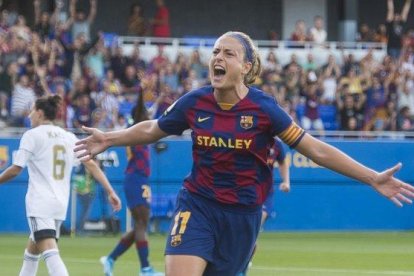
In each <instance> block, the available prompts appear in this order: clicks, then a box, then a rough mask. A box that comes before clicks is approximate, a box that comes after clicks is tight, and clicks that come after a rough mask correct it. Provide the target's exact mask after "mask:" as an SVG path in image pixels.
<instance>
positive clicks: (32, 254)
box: [19, 239, 41, 276]
mask: <svg viewBox="0 0 414 276" xmlns="http://www.w3.org/2000/svg"><path fill="white" fill-rule="evenodd" d="M40 256H41V255H40V252H39V250H38V249H37V247H36V244H35V243H34V242H33V241H32V240H31V239H29V240H28V242H27V246H26V249H25V250H24V259H23V264H22V267H21V269H20V273H19V276H33V275H36V272H37V268H38V266H39V259H40Z"/></svg>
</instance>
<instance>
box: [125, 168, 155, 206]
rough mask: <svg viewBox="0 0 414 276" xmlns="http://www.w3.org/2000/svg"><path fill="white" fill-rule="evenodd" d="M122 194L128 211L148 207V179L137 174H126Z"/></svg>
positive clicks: (149, 193)
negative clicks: (143, 206) (138, 207)
mask: <svg viewBox="0 0 414 276" xmlns="http://www.w3.org/2000/svg"><path fill="white" fill-rule="evenodd" d="M124 192H125V197H126V201H127V205H128V208H129V209H133V208H135V207H137V206H140V205H145V206H147V207H148V208H149V207H150V203H151V187H150V186H149V185H148V177H146V176H143V175H141V174H138V173H132V174H126V175H125V181H124Z"/></svg>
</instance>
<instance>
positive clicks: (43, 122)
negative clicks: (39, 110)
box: [39, 120, 53, 126]
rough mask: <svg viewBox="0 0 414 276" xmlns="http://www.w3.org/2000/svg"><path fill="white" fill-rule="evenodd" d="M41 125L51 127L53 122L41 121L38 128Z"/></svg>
mask: <svg viewBox="0 0 414 276" xmlns="http://www.w3.org/2000/svg"><path fill="white" fill-rule="evenodd" d="M42 125H53V122H52V121H50V120H43V121H41V122H40V123H39V126H42Z"/></svg>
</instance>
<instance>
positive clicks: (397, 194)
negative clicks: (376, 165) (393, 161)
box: [371, 163, 414, 207]
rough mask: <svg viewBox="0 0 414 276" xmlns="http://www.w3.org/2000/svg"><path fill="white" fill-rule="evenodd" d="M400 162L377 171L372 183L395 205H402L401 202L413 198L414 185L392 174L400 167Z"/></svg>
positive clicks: (408, 201) (406, 201)
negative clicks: (379, 171)
mask: <svg viewBox="0 0 414 276" xmlns="http://www.w3.org/2000/svg"><path fill="white" fill-rule="evenodd" d="M401 166H402V165H401V163H398V164H397V165H395V166H394V167H392V168H390V169H388V170H385V171H383V172H381V173H379V174H378V175H377V177H376V179H375V180H374V183H372V184H371V185H372V187H373V188H374V189H375V190H376V191H377V192H379V193H380V194H382V195H383V196H385V197H387V198H389V199H390V200H391V201H392V202H393V203H394V204H395V205H397V206H398V207H402V206H403V203H408V204H411V203H412V200H411V199H412V198H414V187H413V186H411V185H409V184H407V183H404V182H402V181H401V180H399V179H397V178H395V177H394V174H395V173H396V172H397V171H398V170H399V169H400V168H401Z"/></svg>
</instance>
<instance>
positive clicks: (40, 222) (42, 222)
mask: <svg viewBox="0 0 414 276" xmlns="http://www.w3.org/2000/svg"><path fill="white" fill-rule="evenodd" d="M27 222H28V223H29V227H30V239H31V240H32V241H34V242H38V241H40V240H43V239H48V238H53V239H56V240H58V239H59V237H60V226H61V225H62V222H63V220H57V219H52V218H36V217H28V218H27Z"/></svg>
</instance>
